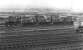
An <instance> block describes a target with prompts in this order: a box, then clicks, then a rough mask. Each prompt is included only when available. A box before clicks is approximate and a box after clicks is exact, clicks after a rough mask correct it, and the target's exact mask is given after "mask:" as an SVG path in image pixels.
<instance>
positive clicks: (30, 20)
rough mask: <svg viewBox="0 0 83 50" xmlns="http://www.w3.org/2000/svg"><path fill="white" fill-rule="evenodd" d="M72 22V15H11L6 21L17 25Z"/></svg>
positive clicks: (10, 24)
mask: <svg viewBox="0 0 83 50" xmlns="http://www.w3.org/2000/svg"><path fill="white" fill-rule="evenodd" d="M68 22H70V23H72V22H73V20H72V16H69V17H59V15H51V16H46V15H24V16H9V17H8V20H7V21H5V25H6V26H8V25H9V26H12V25H14V26H17V25H21V26H23V25H35V24H55V23H68Z"/></svg>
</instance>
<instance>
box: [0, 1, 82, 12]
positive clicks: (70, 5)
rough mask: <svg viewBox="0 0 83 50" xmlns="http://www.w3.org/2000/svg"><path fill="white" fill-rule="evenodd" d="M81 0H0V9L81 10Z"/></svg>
mask: <svg viewBox="0 0 83 50" xmlns="http://www.w3.org/2000/svg"><path fill="white" fill-rule="evenodd" d="M82 4H83V0H0V10H1V9H8V8H13V9H14V8H21V9H23V8H28V7H48V8H49V7H50V8H54V9H56V8H59V9H72V10H73V11H77V12H78V11H82V12H83V6H82Z"/></svg>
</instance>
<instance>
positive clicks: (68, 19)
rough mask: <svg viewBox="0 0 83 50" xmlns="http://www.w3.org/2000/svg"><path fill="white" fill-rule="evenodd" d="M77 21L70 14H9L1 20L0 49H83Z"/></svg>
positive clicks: (82, 37)
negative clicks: (76, 26) (62, 15)
mask: <svg viewBox="0 0 83 50" xmlns="http://www.w3.org/2000/svg"><path fill="white" fill-rule="evenodd" d="M2 19H3V20H2ZM74 20H75V19H73V16H71V15H68V16H67V14H66V16H64V17H61V16H60V15H57V14H55V13H53V14H51V15H50V14H43V15H41V14H36V15H28V14H26V15H25V14H23V15H18V14H16V15H15V14H13V15H9V14H8V18H1V21H0V24H1V25H0V50H83V40H82V39H83V36H82V32H81V33H80V32H76V31H75V30H74V28H73V22H74Z"/></svg>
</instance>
